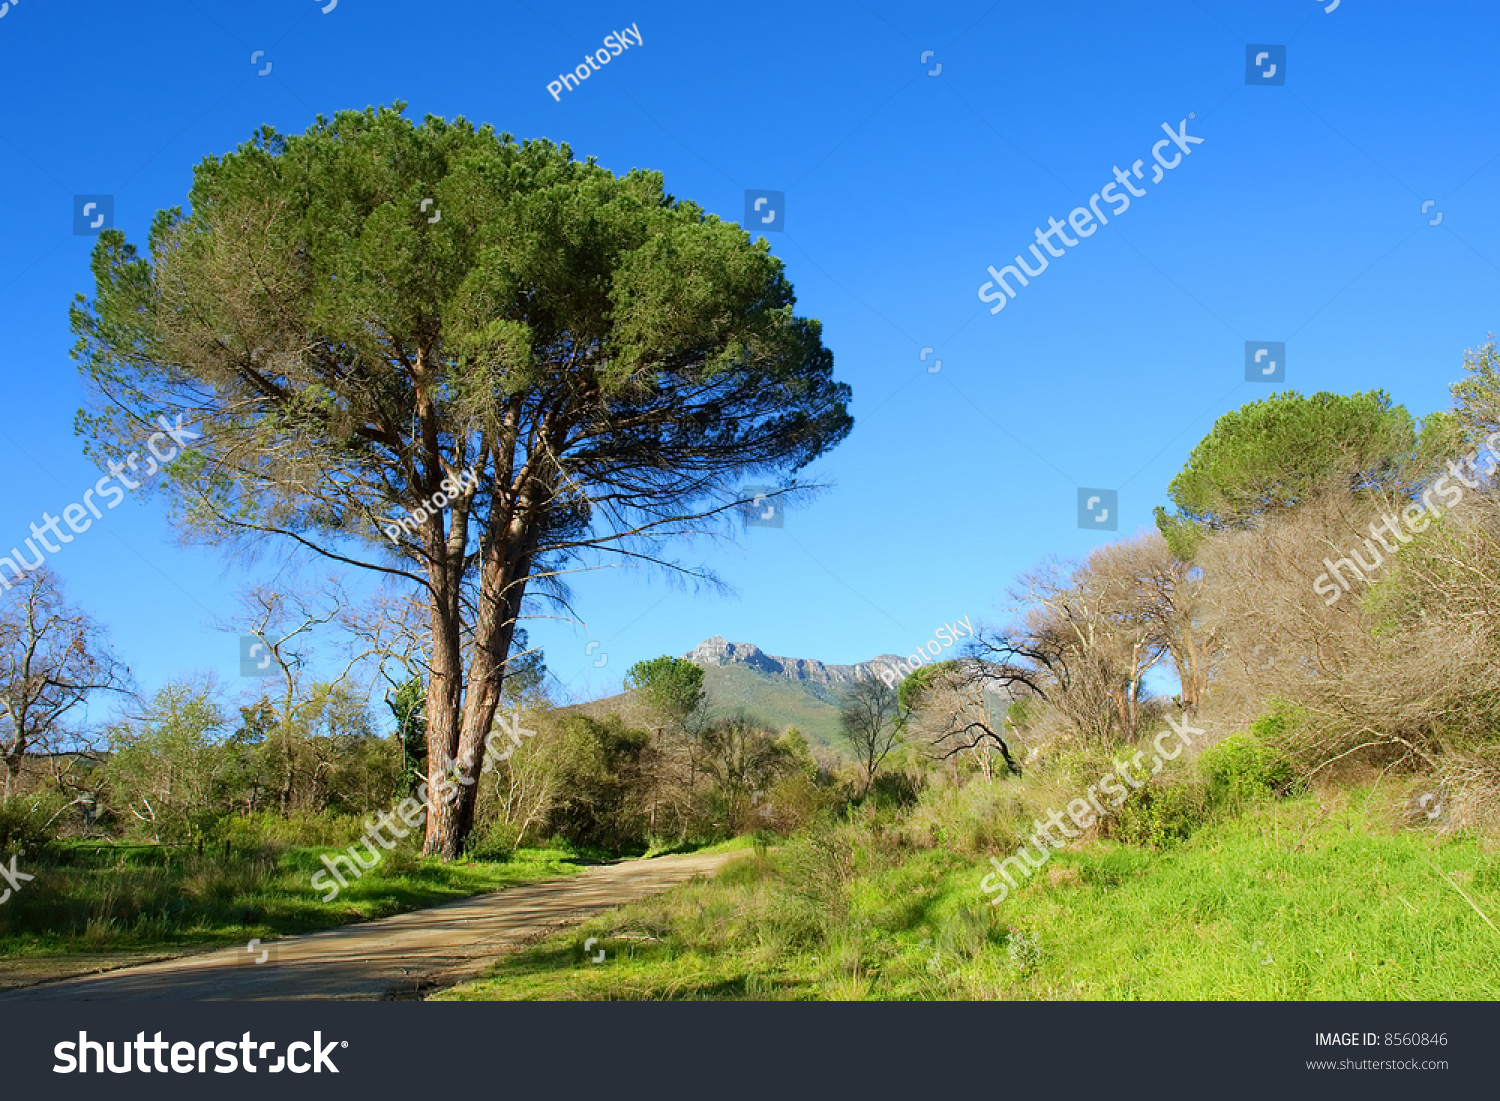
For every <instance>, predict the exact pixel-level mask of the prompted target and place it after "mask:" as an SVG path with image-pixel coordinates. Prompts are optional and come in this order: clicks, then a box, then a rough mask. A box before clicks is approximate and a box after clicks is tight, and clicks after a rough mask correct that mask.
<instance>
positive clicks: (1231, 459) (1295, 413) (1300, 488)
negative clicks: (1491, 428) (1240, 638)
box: [1157, 390, 1417, 560]
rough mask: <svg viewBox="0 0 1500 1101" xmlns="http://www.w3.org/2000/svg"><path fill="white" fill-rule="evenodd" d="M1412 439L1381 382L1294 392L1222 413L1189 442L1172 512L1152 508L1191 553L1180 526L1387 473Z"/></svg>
mask: <svg viewBox="0 0 1500 1101" xmlns="http://www.w3.org/2000/svg"><path fill="white" fill-rule="evenodd" d="M1416 444H1417V437H1416V432H1415V428H1414V426H1413V422H1412V418H1411V415H1410V414H1409V413H1407V411H1406V410H1405V409H1404V408H1402V407H1401V406H1399V405H1395V404H1393V403H1392V402H1391V399H1390V397H1389V396H1388V395H1386V394H1385V392H1384V391H1381V390H1371V391H1370V392H1368V393H1364V394H1351V395H1342V394H1330V393H1318V394H1314V395H1312V396H1311V397H1303V396H1302V395H1301V394H1298V393H1296V392H1295V391H1288V392H1286V393H1284V394H1276V395H1273V396H1272V397H1269V398H1266V399H1265V400H1263V401H1256V402H1250V403H1249V404H1247V405H1243V406H1241V407H1240V408H1239V409H1236V410H1234V411H1232V412H1229V413H1226V414H1224V415H1223V416H1222V417H1220V418H1219V419H1218V421H1217V422H1216V423H1215V424H1214V427H1213V431H1212V432H1210V433H1209V434H1208V435H1207V436H1205V437H1204V438H1203V439H1202V440H1201V441H1200V442H1199V443H1198V445H1197V446H1196V447H1195V448H1193V451H1192V454H1191V455H1189V457H1188V462H1187V466H1186V467H1184V468H1183V470H1182V472H1181V473H1180V474H1178V475H1177V477H1175V478H1174V479H1172V483H1171V485H1170V486H1169V487H1168V489H1167V494H1168V496H1169V497H1171V499H1172V502H1173V503H1174V504H1175V505H1176V506H1177V509H1178V512H1179V516H1178V517H1168V516H1166V515H1165V514H1164V513H1159V514H1158V516H1157V525H1158V527H1160V528H1161V529H1162V534H1163V536H1167V537H1168V539H1169V546H1171V545H1172V541H1173V540H1174V539H1175V540H1176V542H1177V544H1178V545H1177V546H1173V547H1172V549H1173V553H1175V554H1178V556H1179V557H1182V558H1185V559H1189V560H1190V559H1191V555H1190V554H1187V555H1184V554H1182V553H1181V551H1183V550H1189V551H1191V550H1195V549H1196V546H1195V544H1194V539H1195V538H1196V535H1195V533H1194V532H1193V529H1192V528H1191V527H1185V526H1183V525H1203V526H1205V527H1208V528H1212V529H1219V528H1227V527H1237V526H1241V525H1244V524H1246V523H1248V522H1250V521H1251V520H1253V519H1255V518H1256V517H1259V516H1262V515H1266V514H1271V513H1275V512H1277V511H1281V510H1285V509H1291V508H1295V507H1297V506H1298V505H1299V504H1302V503H1303V502H1305V501H1306V500H1307V499H1308V498H1309V496H1310V495H1311V494H1313V493H1314V492H1316V491H1317V490H1318V489H1319V488H1321V487H1324V486H1328V485H1330V484H1332V485H1338V486H1341V487H1342V488H1344V489H1347V490H1353V491H1359V490H1365V489H1371V488H1376V487H1380V486H1384V485H1387V484H1390V483H1392V482H1393V481H1395V480H1396V479H1397V478H1398V477H1399V475H1400V473H1401V469H1402V466H1403V464H1404V463H1406V462H1409V461H1410V459H1411V457H1412V454H1413V451H1414V449H1415V447H1416Z"/></svg>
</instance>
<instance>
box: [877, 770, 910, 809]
mask: <svg viewBox="0 0 1500 1101" xmlns="http://www.w3.org/2000/svg"><path fill="white" fill-rule="evenodd" d="M869 794H870V798H871V799H872V800H873V801H874V802H875V805H876V806H878V807H888V808H892V809H896V810H905V809H907V808H908V807H914V806H916V805H917V800H918V799H919V798H921V795H922V778H921V777H920V776H913V775H912V774H911V773H909V772H901V771H896V772H881V773H877V774H876V776H875V782H874V783H873V784H871V785H870V792H869Z"/></svg>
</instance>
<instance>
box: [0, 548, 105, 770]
mask: <svg viewBox="0 0 1500 1101" xmlns="http://www.w3.org/2000/svg"><path fill="white" fill-rule="evenodd" d="M129 676H130V670H129V669H128V668H126V667H125V665H124V664H123V663H122V662H121V661H120V660H119V659H118V658H116V657H115V656H114V654H113V652H111V650H110V649H109V644H108V640H107V637H106V634H105V631H104V628H102V627H100V626H99V625H98V624H97V623H96V622H95V621H94V620H93V619H91V618H90V617H89V616H87V615H86V614H84V613H83V612H82V611H80V610H79V609H78V608H76V607H74V606H73V605H71V604H69V603H67V601H66V600H65V599H64V597H63V591H62V584H61V582H60V581H58V579H57V575H56V574H54V573H53V572H52V571H51V570H49V569H46V568H42V569H39V570H33V571H32V572H31V573H28V574H27V575H26V576H25V577H23V578H22V579H21V580H19V581H18V582H16V584H15V585H14V586H12V587H11V588H10V590H9V591H8V592H7V594H6V595H5V596H4V597H3V598H0V700H3V710H0V761H3V762H4V764H5V787H4V795H5V797H6V798H9V797H10V795H11V792H12V789H13V786H14V784H15V783H16V781H17V780H18V779H19V777H20V774H21V765H22V762H23V761H24V760H25V758H26V756H27V754H29V753H34V752H36V751H38V750H42V751H46V752H57V751H60V750H62V749H64V748H67V747H74V748H76V747H77V746H78V744H79V743H78V738H79V737H80V735H81V733H82V732H81V731H79V730H78V729H77V727H75V726H74V725H73V724H72V722H71V721H70V720H71V718H72V717H73V716H74V715H75V714H76V712H77V711H78V710H79V709H80V708H82V707H84V706H85V705H86V704H87V703H88V701H89V699H90V698H91V697H92V696H93V695H94V693H96V692H118V693H124V692H126V691H127V690H128V685H129Z"/></svg>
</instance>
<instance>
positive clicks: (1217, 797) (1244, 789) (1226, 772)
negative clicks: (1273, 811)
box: [1198, 715, 1296, 806]
mask: <svg viewBox="0 0 1500 1101" xmlns="http://www.w3.org/2000/svg"><path fill="white" fill-rule="evenodd" d="M1284 722H1285V719H1283V718H1282V717H1281V716H1277V715H1267V716H1264V717H1262V718H1260V719H1257V720H1256V721H1255V723H1254V724H1252V726H1251V730H1252V731H1253V730H1255V729H1256V728H1257V727H1259V728H1260V729H1262V730H1264V729H1266V728H1267V727H1268V726H1271V727H1272V728H1273V729H1274V728H1277V727H1279V726H1280V724H1282V723H1284ZM1198 760H1199V764H1200V766H1201V767H1202V769H1203V777H1204V780H1205V781H1206V782H1207V784H1208V801H1209V803H1210V804H1211V805H1213V806H1238V805H1240V804H1243V803H1247V802H1252V801H1254V800H1256V799H1259V798H1263V797H1264V796H1266V795H1267V794H1272V795H1277V796H1281V795H1285V794H1286V793H1287V792H1288V791H1290V790H1291V788H1292V786H1293V785H1294V783H1295V782H1296V773H1295V772H1294V771H1293V769H1292V763H1291V762H1290V761H1289V760H1287V759H1286V758H1285V757H1284V756H1282V755H1281V753H1280V752H1278V751H1277V750H1275V749H1273V748H1272V747H1271V746H1269V745H1267V744H1265V742H1263V741H1261V740H1260V738H1258V737H1256V735H1255V734H1253V733H1251V734H1233V735H1231V736H1230V737H1228V738H1225V739H1224V740H1223V741H1222V742H1220V743H1219V744H1218V745H1215V746H1212V747H1210V748H1209V749H1208V750H1206V751H1205V752H1204V753H1203V756H1202V757H1200V758H1199V759H1198Z"/></svg>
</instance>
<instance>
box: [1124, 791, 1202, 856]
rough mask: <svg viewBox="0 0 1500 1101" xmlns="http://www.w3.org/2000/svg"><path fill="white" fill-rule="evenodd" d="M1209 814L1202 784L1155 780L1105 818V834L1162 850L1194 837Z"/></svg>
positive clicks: (1133, 794)
mask: <svg viewBox="0 0 1500 1101" xmlns="http://www.w3.org/2000/svg"><path fill="white" fill-rule="evenodd" d="M1207 813H1208V800H1207V798H1206V797H1205V794H1204V792H1203V790H1202V789H1201V788H1200V787H1199V786H1197V785H1195V784H1190V783H1184V782H1176V783H1163V782H1161V781H1156V780H1153V781H1150V782H1148V783H1146V784H1145V785H1144V786H1142V787H1141V788H1140V789H1139V790H1138V791H1136V792H1134V793H1132V794H1131V796H1130V798H1129V799H1127V800H1125V802H1124V803H1123V804H1121V806H1120V808H1119V810H1117V811H1115V813H1114V816H1113V817H1112V818H1106V819H1104V834H1105V836H1107V837H1110V838H1112V839H1114V840H1116V841H1123V842H1125V843H1126V844H1128V845H1143V846H1145V847H1147V848H1152V849H1161V848H1165V847H1166V846H1168V845H1170V844H1172V843H1174V842H1177V841H1184V840H1186V839H1187V838H1188V837H1191V836H1192V833H1193V831H1194V830H1196V829H1197V828H1198V827H1199V826H1201V825H1202V824H1203V822H1204V820H1205V818H1206V817H1207Z"/></svg>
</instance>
